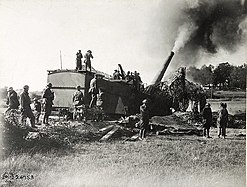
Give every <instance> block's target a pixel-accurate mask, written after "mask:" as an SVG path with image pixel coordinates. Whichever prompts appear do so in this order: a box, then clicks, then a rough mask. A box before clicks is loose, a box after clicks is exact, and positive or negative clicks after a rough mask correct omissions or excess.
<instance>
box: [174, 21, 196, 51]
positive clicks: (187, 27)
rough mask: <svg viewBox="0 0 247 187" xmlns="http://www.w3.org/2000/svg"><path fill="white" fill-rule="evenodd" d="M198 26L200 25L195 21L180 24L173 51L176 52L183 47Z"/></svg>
mask: <svg viewBox="0 0 247 187" xmlns="http://www.w3.org/2000/svg"><path fill="white" fill-rule="evenodd" d="M197 28H198V27H197V26H196V25H195V24H194V23H193V22H188V23H184V24H183V25H182V26H180V27H179V29H178V36H177V38H176V41H175V43H174V47H173V49H172V51H173V52H174V53H176V52H178V51H179V49H180V48H183V47H184V45H185V44H186V43H187V41H189V39H190V37H191V35H192V34H193V33H194V31H195V30H196V29H197Z"/></svg>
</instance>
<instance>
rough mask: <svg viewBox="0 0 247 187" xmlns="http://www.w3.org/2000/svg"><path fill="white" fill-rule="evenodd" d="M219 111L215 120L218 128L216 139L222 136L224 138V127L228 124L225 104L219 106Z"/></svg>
mask: <svg viewBox="0 0 247 187" xmlns="http://www.w3.org/2000/svg"><path fill="white" fill-rule="evenodd" d="M220 107H221V109H220V110H219V117H218V119H217V127H218V137H219V138H220V135H222V136H223V138H224V139H225V138H226V126H227V123H228V111H227V109H226V107H227V104H226V103H221V104H220Z"/></svg>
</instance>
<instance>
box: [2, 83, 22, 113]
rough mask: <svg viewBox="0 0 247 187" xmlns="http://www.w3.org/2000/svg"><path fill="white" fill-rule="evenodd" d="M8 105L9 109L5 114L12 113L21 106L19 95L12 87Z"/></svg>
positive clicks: (8, 96) (9, 91) (9, 92)
mask: <svg viewBox="0 0 247 187" xmlns="http://www.w3.org/2000/svg"><path fill="white" fill-rule="evenodd" d="M6 104H7V105H8V108H7V110H6V111H5V113H6V112H8V111H10V110H11V109H18V107H19V105H20V103H19V101H18V97H17V93H16V92H15V91H14V89H13V88H12V87H9V89H8V95H7V102H6Z"/></svg>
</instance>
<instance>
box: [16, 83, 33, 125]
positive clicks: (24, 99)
mask: <svg viewBox="0 0 247 187" xmlns="http://www.w3.org/2000/svg"><path fill="white" fill-rule="evenodd" d="M28 90H29V86H28V85H25V86H24V87H23V92H22V93H21V95H20V101H21V102H20V103H21V122H22V123H23V122H24V120H25V119H26V118H27V117H28V118H29V119H30V121H31V126H32V127H33V128H35V117H34V115H33V112H32V109H31V107H30V104H31V99H30V97H29V93H28Z"/></svg>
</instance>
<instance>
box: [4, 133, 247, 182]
mask: <svg viewBox="0 0 247 187" xmlns="http://www.w3.org/2000/svg"><path fill="white" fill-rule="evenodd" d="M227 133H228V136H227V139H225V140H223V139H218V138H216V137H217V135H216V129H213V130H212V133H211V135H212V136H213V138H211V139H203V138H202V137H197V136H156V135H151V136H149V137H148V138H147V140H146V141H135V142H130V141H112V142H108V143H99V142H92V143H86V144H75V145H74V147H73V150H61V151H58V152H48V153H42V154H41V153H35V154H27V153H25V154H21V153H19V154H16V153H15V154H12V155H10V156H8V157H6V158H3V159H2V161H1V166H0V168H2V173H3V172H4V171H6V172H10V171H11V172H13V173H14V174H19V175H21V174H22V175H31V174H32V175H33V176H34V179H33V180H20V179H19V180H17V179H16V180H13V181H12V182H11V183H10V186H41V187H47V186H59V187H60V186H65V187H67V186H72V187H77V186H205V187H208V186H224V187H226V186H234V187H238V186H239V187H241V186H245V184H246V181H245V176H246V173H245V166H246V165H245V155H246V153H245V148H246V143H245V137H241V136H236V135H237V134H239V133H245V130H238V129H228V131H227ZM1 184H2V186H8V185H9V184H8V183H7V182H4V180H2V179H1Z"/></svg>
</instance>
